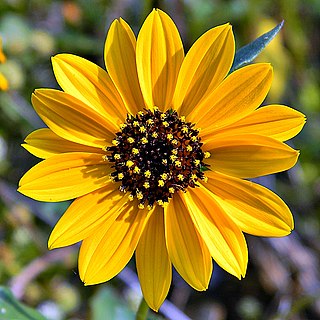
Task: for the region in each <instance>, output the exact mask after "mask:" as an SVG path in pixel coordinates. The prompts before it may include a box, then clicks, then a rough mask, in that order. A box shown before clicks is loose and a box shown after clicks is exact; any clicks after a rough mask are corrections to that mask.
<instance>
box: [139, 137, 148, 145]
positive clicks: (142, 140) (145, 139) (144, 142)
mask: <svg viewBox="0 0 320 320" xmlns="http://www.w3.org/2000/svg"><path fill="white" fill-rule="evenodd" d="M140 142H141V143H142V144H146V143H148V139H147V138H145V137H143V138H142V139H141V140H140Z"/></svg>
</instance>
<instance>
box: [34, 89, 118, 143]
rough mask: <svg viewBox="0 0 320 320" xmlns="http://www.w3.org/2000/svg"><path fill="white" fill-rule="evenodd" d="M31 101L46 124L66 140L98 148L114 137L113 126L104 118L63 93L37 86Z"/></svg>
mask: <svg viewBox="0 0 320 320" xmlns="http://www.w3.org/2000/svg"><path fill="white" fill-rule="evenodd" d="M32 104H33V107H34V108H35V110H36V111H37V113H38V114H39V116H40V117H41V119H42V120H43V121H44V122H45V124H46V125H47V126H48V127H49V128H50V129H51V130H52V131H53V132H54V133H55V134H57V135H59V136H60V137H63V138H65V139H67V140H70V141H73V142H77V143H80V144H84V145H87V146H91V147H98V148H99V147H100V148H101V147H104V146H106V145H110V144H111V141H112V139H113V138H114V131H112V130H113V126H110V123H109V121H108V120H107V119H106V118H104V117H103V116H102V115H100V114H99V113H97V112H96V111H94V110H93V109H90V108H88V107H87V106H86V105H85V104H84V103H82V102H81V101H80V100H78V99H76V98H74V97H73V96H71V95H69V94H67V93H65V92H62V91H58V90H52V89H38V90H36V91H35V93H34V94H33V95H32Z"/></svg>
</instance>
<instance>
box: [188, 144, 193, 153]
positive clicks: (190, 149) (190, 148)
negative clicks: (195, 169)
mask: <svg viewBox="0 0 320 320" xmlns="http://www.w3.org/2000/svg"><path fill="white" fill-rule="evenodd" d="M187 151H189V152H190V151H192V147H191V146H190V144H189V145H188V146H187Z"/></svg>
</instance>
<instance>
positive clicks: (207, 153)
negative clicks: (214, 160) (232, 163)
mask: <svg viewBox="0 0 320 320" xmlns="http://www.w3.org/2000/svg"><path fill="white" fill-rule="evenodd" d="M203 155H204V157H205V159H208V158H210V156H211V153H210V152H208V151H206V152H205V153H204V154H203Z"/></svg>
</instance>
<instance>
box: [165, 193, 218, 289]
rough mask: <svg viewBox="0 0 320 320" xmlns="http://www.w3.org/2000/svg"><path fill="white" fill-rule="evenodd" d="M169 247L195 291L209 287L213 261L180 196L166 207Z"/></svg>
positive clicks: (176, 263) (175, 264) (183, 274)
mask: <svg viewBox="0 0 320 320" xmlns="http://www.w3.org/2000/svg"><path fill="white" fill-rule="evenodd" d="M164 213H165V230H166V241H167V248H168V252H169V256H170V260H171V261H172V263H173V265H174V267H175V268H176V270H177V271H178V272H179V274H180V275H181V276H182V277H183V279H184V280H185V281H186V282H188V283H189V285H190V286H191V287H193V288H194V289H196V290H199V291H203V290H206V289H207V288H208V285H209V281H210V277H211V274H212V260H211V257H210V253H209V251H208V248H207V246H206V244H205V243H204V242H203V240H202V238H201V236H200V235H199V233H198V231H197V230H196V228H195V226H194V223H193V221H192V220H191V218H190V215H189V214H188V210H187V208H186V206H185V205H184V203H183V202H182V200H181V199H180V197H179V195H176V196H175V197H174V198H173V199H172V200H171V201H170V203H169V205H168V206H167V207H166V208H165V211H164Z"/></svg>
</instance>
